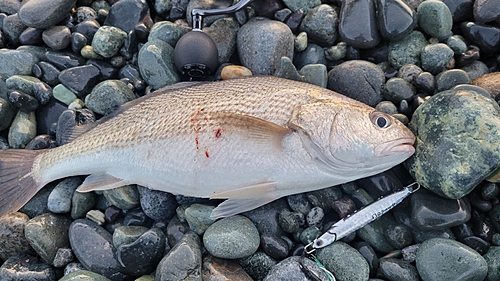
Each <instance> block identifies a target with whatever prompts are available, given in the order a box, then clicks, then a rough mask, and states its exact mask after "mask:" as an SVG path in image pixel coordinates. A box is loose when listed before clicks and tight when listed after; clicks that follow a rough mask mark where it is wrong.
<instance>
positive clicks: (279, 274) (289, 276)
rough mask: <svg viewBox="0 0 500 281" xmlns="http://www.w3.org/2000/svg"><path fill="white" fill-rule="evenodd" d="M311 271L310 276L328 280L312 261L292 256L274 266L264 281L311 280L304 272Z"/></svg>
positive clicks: (324, 273)
mask: <svg viewBox="0 0 500 281" xmlns="http://www.w3.org/2000/svg"><path fill="white" fill-rule="evenodd" d="M306 270H307V271H311V272H312V273H309V274H311V275H314V276H317V277H318V278H319V280H328V275H327V274H326V272H325V271H324V270H322V269H321V268H320V267H319V266H318V265H317V264H316V263H315V262H314V261H312V260H310V259H308V258H305V257H298V256H293V257H289V258H287V259H284V260H282V261H281V262H280V263H278V264H277V265H275V266H274V267H273V268H272V269H271V271H269V273H268V274H267V276H266V278H264V281H275V280H276V281H287V280H294V281H308V280H311V279H310V277H309V276H308V274H306V273H305V272H304V271H306Z"/></svg>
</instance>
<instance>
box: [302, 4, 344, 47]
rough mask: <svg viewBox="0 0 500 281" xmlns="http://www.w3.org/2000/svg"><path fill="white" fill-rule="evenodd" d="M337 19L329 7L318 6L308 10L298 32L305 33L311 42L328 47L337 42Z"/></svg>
mask: <svg viewBox="0 0 500 281" xmlns="http://www.w3.org/2000/svg"><path fill="white" fill-rule="evenodd" d="M338 21H339V17H338V15H337V12H336V11H335V9H333V8H332V6H330V5H326V4H323V5H319V6H317V7H315V8H313V9H312V10H310V11H309V12H308V13H307V15H306V16H305V17H304V19H303V20H302V23H301V24H300V31H302V32H306V33H307V36H308V38H309V39H311V41H312V42H314V43H316V44H318V45H321V46H324V47H330V46H332V45H333V44H334V43H335V41H337V25H338Z"/></svg>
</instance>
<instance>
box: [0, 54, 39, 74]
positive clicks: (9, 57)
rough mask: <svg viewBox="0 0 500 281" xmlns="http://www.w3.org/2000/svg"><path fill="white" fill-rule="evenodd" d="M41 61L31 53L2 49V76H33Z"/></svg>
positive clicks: (0, 62)
mask: <svg viewBox="0 0 500 281" xmlns="http://www.w3.org/2000/svg"><path fill="white" fill-rule="evenodd" d="M38 61H39V59H38V58H37V57H36V56H35V55H33V54H32V53H30V52H25V51H17V50H9V49H0V76H4V77H11V76H12V75H31V69H32V68H33V65H35V63H37V62H38Z"/></svg>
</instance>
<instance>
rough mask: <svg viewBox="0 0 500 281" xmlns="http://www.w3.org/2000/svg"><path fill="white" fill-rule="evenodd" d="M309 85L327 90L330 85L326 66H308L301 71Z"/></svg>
mask: <svg viewBox="0 0 500 281" xmlns="http://www.w3.org/2000/svg"><path fill="white" fill-rule="evenodd" d="M299 74H300V75H302V76H303V77H304V79H305V81H306V82H307V83H310V84H313V85H317V86H320V87H323V88H326V85H327V84H328V71H327V70H326V65H324V64H307V65H305V66H304V67H302V68H301V69H300V71H299Z"/></svg>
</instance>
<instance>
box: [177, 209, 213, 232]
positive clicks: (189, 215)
mask: <svg viewBox="0 0 500 281" xmlns="http://www.w3.org/2000/svg"><path fill="white" fill-rule="evenodd" d="M213 209H215V207H214V206H208V205H202V204H193V205H191V206H189V207H187V208H186V210H185V211H184V215H185V216H186V222H187V223H188V225H189V228H191V230H193V231H194V232H196V234H198V235H203V233H204V232H205V231H206V230H207V228H208V227H209V226H210V225H211V224H212V223H214V222H215V219H212V218H210V215H212V211H213Z"/></svg>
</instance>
